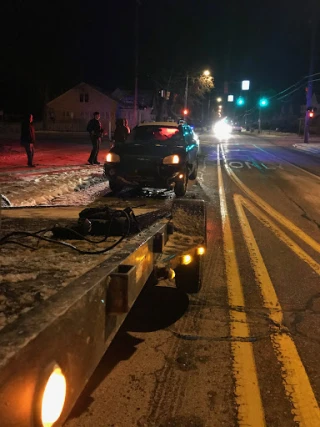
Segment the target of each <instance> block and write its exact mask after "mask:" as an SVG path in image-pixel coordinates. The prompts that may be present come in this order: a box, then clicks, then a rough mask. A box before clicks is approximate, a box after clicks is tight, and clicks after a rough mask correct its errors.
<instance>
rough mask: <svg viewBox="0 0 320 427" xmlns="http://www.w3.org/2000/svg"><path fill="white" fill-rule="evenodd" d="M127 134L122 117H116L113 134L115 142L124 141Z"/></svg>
mask: <svg viewBox="0 0 320 427" xmlns="http://www.w3.org/2000/svg"><path fill="white" fill-rule="evenodd" d="M128 135H129V131H128V128H127V127H126V126H125V122H124V119H117V120H116V128H115V131H114V135H113V139H114V141H115V144H117V143H121V142H125V141H126V139H127V138H128Z"/></svg>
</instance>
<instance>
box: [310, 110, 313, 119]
mask: <svg viewBox="0 0 320 427" xmlns="http://www.w3.org/2000/svg"><path fill="white" fill-rule="evenodd" d="M309 117H310V119H313V117H314V112H313V111H309Z"/></svg>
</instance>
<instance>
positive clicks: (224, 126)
mask: <svg viewBox="0 0 320 427" xmlns="http://www.w3.org/2000/svg"><path fill="white" fill-rule="evenodd" d="M213 131H214V133H215V134H216V135H218V136H228V135H229V134H230V133H231V131H232V127H231V126H230V125H229V124H228V123H226V122H225V121H224V120H221V121H220V122H218V123H216V124H215V125H214V127H213Z"/></svg>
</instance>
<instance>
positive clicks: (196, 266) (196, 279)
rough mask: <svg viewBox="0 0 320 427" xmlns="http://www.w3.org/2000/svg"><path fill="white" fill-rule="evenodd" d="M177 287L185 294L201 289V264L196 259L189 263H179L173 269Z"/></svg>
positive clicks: (194, 292)
mask: <svg viewBox="0 0 320 427" xmlns="http://www.w3.org/2000/svg"><path fill="white" fill-rule="evenodd" d="M175 275H176V276H175V281H176V287H177V289H179V290H181V291H182V292H185V293H187V294H196V293H198V292H199V291H200V289H201V285H202V283H201V264H200V260H199V259H196V260H195V261H194V262H193V263H191V264H190V265H179V266H178V267H176V269H175Z"/></svg>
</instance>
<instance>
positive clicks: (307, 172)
mask: <svg viewBox="0 0 320 427" xmlns="http://www.w3.org/2000/svg"><path fill="white" fill-rule="evenodd" d="M252 145H253V147H255V148H257V149H258V150H260V151H263V152H264V153H266V154H268V155H269V156H272V157H274V158H275V159H278V160H281V161H282V162H285V163H288V165H290V166H292V167H294V168H296V169H298V170H299V171H302V172H304V173H306V174H307V175H310V176H312V177H313V178H316V179H319V180H320V176H318V175H315V174H314V173H312V172H309V171H307V170H305V169H302V168H300V167H299V166H296V165H295V164H293V163H291V162H289V161H288V160H285V159H283V158H282V157H278V156H276V155H274V154H272V153H269V152H268V151H267V150H264V149H263V148H261V147H259V146H258V145H256V144H252Z"/></svg>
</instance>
